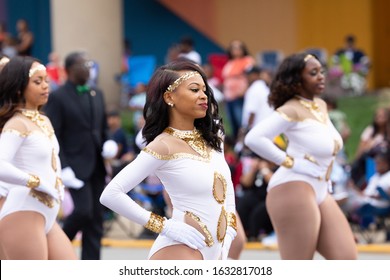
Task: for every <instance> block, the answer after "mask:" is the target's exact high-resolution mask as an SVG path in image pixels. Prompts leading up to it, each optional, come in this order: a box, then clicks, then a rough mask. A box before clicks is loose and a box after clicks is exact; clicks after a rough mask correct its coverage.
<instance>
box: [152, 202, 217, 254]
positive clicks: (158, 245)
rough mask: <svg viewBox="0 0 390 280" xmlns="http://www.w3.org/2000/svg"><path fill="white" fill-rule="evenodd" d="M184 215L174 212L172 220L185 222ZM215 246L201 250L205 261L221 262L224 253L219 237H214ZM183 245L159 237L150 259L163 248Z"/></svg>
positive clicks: (161, 236) (154, 244)
mask: <svg viewBox="0 0 390 280" xmlns="http://www.w3.org/2000/svg"><path fill="white" fill-rule="evenodd" d="M183 214H184V213H183V212H181V211H175V209H174V210H173V213H172V219H175V220H179V221H182V222H184V215H183ZM213 239H214V244H213V245H212V246H211V247H208V246H206V247H204V248H203V249H201V250H199V251H200V253H201V254H202V256H203V259H204V260H219V259H220V258H221V253H222V243H220V242H218V241H217V237H216V236H214V235H213ZM179 244H181V245H183V243H180V242H177V241H174V240H172V239H170V238H168V237H166V236H163V235H159V236H158V237H157V238H156V240H155V241H154V243H153V246H152V248H151V249H150V251H149V255H148V259H150V258H151V257H152V256H153V254H155V253H156V252H157V251H158V250H161V249H162V248H165V247H168V246H172V245H179Z"/></svg>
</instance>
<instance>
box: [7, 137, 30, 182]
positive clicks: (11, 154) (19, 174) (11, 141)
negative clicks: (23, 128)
mask: <svg viewBox="0 0 390 280" xmlns="http://www.w3.org/2000/svg"><path fill="white" fill-rule="evenodd" d="M24 139H25V138H23V137H22V136H20V135H19V134H18V133H17V132H10V131H5V132H3V133H2V134H1V136H0V180H1V181H3V182H5V183H10V184H15V185H22V186H25V185H26V183H27V181H28V179H29V174H28V173H26V172H25V171H23V170H21V169H19V168H17V167H16V166H15V165H14V164H12V162H13V160H14V158H15V155H16V153H17V151H18V150H19V149H20V147H21V145H22V143H23V141H24ZM34 175H36V174H34Z"/></svg>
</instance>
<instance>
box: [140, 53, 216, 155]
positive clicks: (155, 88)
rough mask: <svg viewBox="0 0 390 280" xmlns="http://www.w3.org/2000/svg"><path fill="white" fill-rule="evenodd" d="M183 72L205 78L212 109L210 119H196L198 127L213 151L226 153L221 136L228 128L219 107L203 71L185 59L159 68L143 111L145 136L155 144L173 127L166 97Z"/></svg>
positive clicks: (209, 104)
mask: <svg viewBox="0 0 390 280" xmlns="http://www.w3.org/2000/svg"><path fill="white" fill-rule="evenodd" d="M179 71H197V72H199V74H200V75H201V76H202V78H203V81H204V82H205V85H206V92H205V94H206V95H207V103H208V109H207V111H206V116H205V117H204V118H201V119H196V120H195V122H194V125H195V127H196V129H197V130H198V131H199V132H200V133H201V134H202V136H203V138H204V139H205V140H206V142H207V144H208V145H209V146H210V147H212V148H213V149H215V150H217V151H219V152H222V148H221V143H222V139H221V138H220V136H219V132H222V133H224V128H223V124H222V119H221V118H220V116H219V112H218V103H217V101H216V100H215V98H214V94H213V91H212V89H211V88H210V86H209V85H208V83H207V78H206V75H205V73H204V72H203V70H202V69H201V68H200V67H199V66H198V65H197V64H195V63H193V62H191V61H189V60H185V59H183V60H176V61H173V62H171V63H169V64H166V65H163V66H161V67H159V68H158V69H157V70H156V71H155V72H154V74H153V76H152V78H151V79H150V82H149V85H148V89H147V91H146V103H145V106H144V111H143V115H144V118H145V126H144V127H143V129H142V134H143V136H144V138H145V140H146V143H147V144H148V143H150V142H152V141H153V140H154V138H156V136H158V135H159V134H161V133H162V132H163V130H164V129H165V128H166V127H168V125H169V114H168V105H167V103H166V102H165V101H164V98H163V95H164V93H165V92H166V90H167V88H168V86H169V85H171V84H172V83H173V82H174V81H175V80H176V79H177V78H179V77H180V74H179V73H178V72H179Z"/></svg>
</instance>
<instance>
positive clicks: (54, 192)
mask: <svg viewBox="0 0 390 280" xmlns="http://www.w3.org/2000/svg"><path fill="white" fill-rule="evenodd" d="M33 190H36V191H40V192H43V193H46V194H48V195H50V196H51V197H53V198H55V199H62V198H61V194H60V193H59V192H58V190H57V189H56V188H55V186H54V185H53V186H52V187H48V184H46V183H43V182H41V184H40V185H39V186H38V187H36V188H33Z"/></svg>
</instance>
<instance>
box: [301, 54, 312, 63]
mask: <svg viewBox="0 0 390 280" xmlns="http://www.w3.org/2000/svg"><path fill="white" fill-rule="evenodd" d="M310 58H315V57H314V56H313V55H311V54H307V55H306V56H305V58H304V59H303V61H305V62H307V61H308V60H309V59H310Z"/></svg>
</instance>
